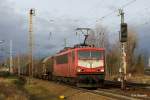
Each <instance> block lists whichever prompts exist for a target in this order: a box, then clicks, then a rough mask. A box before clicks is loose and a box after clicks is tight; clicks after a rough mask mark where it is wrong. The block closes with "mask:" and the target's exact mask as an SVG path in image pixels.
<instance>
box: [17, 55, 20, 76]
mask: <svg viewBox="0 0 150 100" xmlns="http://www.w3.org/2000/svg"><path fill="white" fill-rule="evenodd" d="M17 63H18V64H17V65H18V76H19V77H20V56H19V54H18V57H17Z"/></svg>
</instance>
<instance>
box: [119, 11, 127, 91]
mask: <svg viewBox="0 0 150 100" xmlns="http://www.w3.org/2000/svg"><path fill="white" fill-rule="evenodd" d="M119 14H120V16H121V32H120V33H121V34H120V42H121V58H122V63H121V68H120V72H121V88H122V89H123V90H124V89H126V80H127V79H126V74H127V72H126V65H127V63H126V51H125V46H126V42H127V24H126V23H124V12H123V10H122V9H119Z"/></svg>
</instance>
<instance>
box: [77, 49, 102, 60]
mask: <svg viewBox="0 0 150 100" xmlns="http://www.w3.org/2000/svg"><path fill="white" fill-rule="evenodd" d="M78 59H103V52H102V51H79V52H78Z"/></svg>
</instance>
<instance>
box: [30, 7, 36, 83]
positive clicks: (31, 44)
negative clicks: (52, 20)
mask: <svg viewBox="0 0 150 100" xmlns="http://www.w3.org/2000/svg"><path fill="white" fill-rule="evenodd" d="M33 16H35V10H34V9H30V11H29V40H28V42H29V83H30V78H31V77H32V76H33V20H32V18H33Z"/></svg>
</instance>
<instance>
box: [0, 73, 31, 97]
mask: <svg viewBox="0 0 150 100" xmlns="http://www.w3.org/2000/svg"><path fill="white" fill-rule="evenodd" d="M24 84H25V81H24V80H23V79H19V78H17V77H16V76H13V75H9V74H8V73H6V72H1V73H0V100H28V95H27V94H26V93H25V91H23V86H24Z"/></svg>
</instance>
